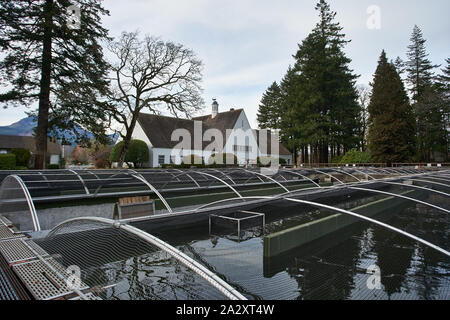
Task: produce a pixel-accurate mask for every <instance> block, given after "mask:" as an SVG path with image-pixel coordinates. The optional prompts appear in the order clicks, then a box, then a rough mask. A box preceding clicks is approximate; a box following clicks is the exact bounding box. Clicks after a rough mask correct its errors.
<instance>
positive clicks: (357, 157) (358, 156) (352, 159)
mask: <svg viewBox="0 0 450 320" xmlns="http://www.w3.org/2000/svg"><path fill="white" fill-rule="evenodd" d="M371 161H372V156H371V155H370V153H369V152H362V151H358V150H356V149H352V150H350V151H347V152H346V153H345V154H344V156H343V157H342V158H341V161H340V163H341V164H352V163H370V162H371Z"/></svg>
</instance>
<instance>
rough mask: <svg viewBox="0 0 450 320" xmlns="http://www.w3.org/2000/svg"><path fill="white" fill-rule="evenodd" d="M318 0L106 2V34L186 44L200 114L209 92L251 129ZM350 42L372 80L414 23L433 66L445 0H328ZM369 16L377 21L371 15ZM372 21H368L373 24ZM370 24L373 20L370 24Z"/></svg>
mask: <svg viewBox="0 0 450 320" xmlns="http://www.w3.org/2000/svg"><path fill="white" fill-rule="evenodd" d="M316 2H317V1H316V0H295V1H294V0H276V1H274V0H271V1H268V0H221V1H219V0H125V1H124V0H104V6H105V8H107V9H108V10H110V13H111V15H110V16H109V17H106V18H104V25H105V27H107V28H108V29H109V30H110V35H111V36H113V37H118V36H119V35H120V33H121V32H122V31H135V30H139V31H140V32H141V33H142V35H144V34H149V35H154V36H160V37H161V38H162V39H163V40H170V41H174V42H178V43H181V44H183V45H185V46H186V47H189V48H191V49H192V50H193V51H194V52H195V53H196V54H197V56H198V57H199V58H200V59H201V60H202V61H203V63H204V70H203V84H202V86H203V88H204V92H203V97H204V100H205V103H206V106H205V110H204V111H203V112H201V113H204V114H206V113H210V109H211V107H210V105H211V102H212V98H217V101H218V102H219V111H226V110H229V108H231V107H233V108H244V110H245V112H246V114H247V117H248V118H249V121H250V124H251V125H252V126H253V127H254V128H256V127H257V122H256V112H257V109H258V104H259V101H260V99H261V96H262V94H263V93H264V91H265V90H266V89H267V87H268V86H269V85H270V84H271V83H272V82H273V81H279V80H280V79H281V78H282V77H283V75H284V74H285V72H286V70H287V68H288V66H289V65H290V64H293V62H294V60H293V58H292V55H293V54H295V52H296V50H297V44H298V43H300V42H301V41H302V40H303V39H304V38H305V37H306V36H307V35H308V33H309V32H310V31H311V29H312V28H313V27H314V25H315V24H316V22H317V20H318V17H317V13H316V11H315V10H314V6H315V3H316ZM329 4H330V5H331V8H332V10H333V11H336V12H337V20H338V21H339V22H340V23H341V25H342V26H343V28H344V30H343V32H344V33H345V34H346V37H347V39H348V40H351V42H350V43H349V44H348V45H347V47H346V48H345V51H346V53H347V55H348V57H349V58H351V59H352V63H351V68H352V69H353V70H354V71H355V73H356V74H359V75H360V78H359V79H358V83H361V84H368V83H369V82H370V81H371V80H372V75H373V73H374V71H375V68H376V64H377V60H378V57H379V55H380V52H381V50H382V49H385V50H386V53H387V55H388V57H389V58H392V59H395V57H397V56H400V57H402V58H405V52H406V47H407V46H408V44H409V38H410V35H411V32H412V28H413V26H414V24H417V25H418V26H419V27H420V28H421V29H422V31H423V34H424V37H425V39H426V40H427V43H426V46H427V51H428V52H429V53H430V59H431V60H432V62H433V63H435V64H443V63H444V61H445V59H446V58H448V57H450V45H449V44H450V42H449V38H450V37H449V31H450V20H449V19H448V15H449V13H450V1H448V0H428V1H418V0H408V1H407V0H390V1H389V0H371V1H366V0H329ZM373 5H375V6H377V8H379V10H380V18H381V19H380V25H379V27H380V28H379V29H373V28H372V29H370V28H368V27H367V22H368V20H369V19H370V18H371V17H372V18H373V17H374V16H373V15H371V13H373V12H374V11H370V10H369V11H370V12H369V13H368V9H369V8H370V7H371V6H373ZM370 21H374V20H370ZM370 21H369V22H370ZM370 25H371V26H374V25H373V24H370ZM2 113H3V116H2V117H0V125H9V124H11V123H12V122H14V121H17V120H19V119H21V118H23V117H24V116H25V114H24V109H8V110H2Z"/></svg>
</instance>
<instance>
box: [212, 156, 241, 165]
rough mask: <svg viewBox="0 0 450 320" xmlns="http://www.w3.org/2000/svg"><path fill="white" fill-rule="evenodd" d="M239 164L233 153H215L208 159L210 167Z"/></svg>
mask: <svg viewBox="0 0 450 320" xmlns="http://www.w3.org/2000/svg"><path fill="white" fill-rule="evenodd" d="M237 163H238V159H237V157H236V155H234V154H232V153H214V154H212V155H211V157H209V159H208V165H211V166H217V165H218V166H221V165H237Z"/></svg>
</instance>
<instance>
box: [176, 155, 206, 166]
mask: <svg viewBox="0 0 450 320" xmlns="http://www.w3.org/2000/svg"><path fill="white" fill-rule="evenodd" d="M181 163H182V164H184V165H187V167H190V166H204V165H205V161H204V160H203V158H202V157H200V156H197V155H195V154H190V155H187V156H184V157H183V159H181Z"/></svg>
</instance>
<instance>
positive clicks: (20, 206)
mask: <svg viewBox="0 0 450 320" xmlns="http://www.w3.org/2000/svg"><path fill="white" fill-rule="evenodd" d="M0 213H1V214H2V215H3V216H4V217H6V218H7V219H9V220H10V221H11V222H12V223H13V224H14V225H15V226H16V227H17V228H19V229H21V230H33V221H32V217H31V208H30V202H28V201H27V197H26V195H25V193H24V190H23V189H22V187H21V186H20V183H19V181H18V180H17V179H16V178H14V177H13V176H8V177H6V178H5V179H4V180H3V181H2V185H1V188H0Z"/></svg>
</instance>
